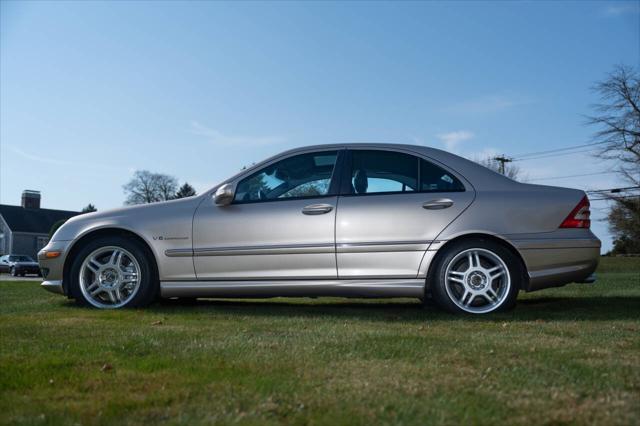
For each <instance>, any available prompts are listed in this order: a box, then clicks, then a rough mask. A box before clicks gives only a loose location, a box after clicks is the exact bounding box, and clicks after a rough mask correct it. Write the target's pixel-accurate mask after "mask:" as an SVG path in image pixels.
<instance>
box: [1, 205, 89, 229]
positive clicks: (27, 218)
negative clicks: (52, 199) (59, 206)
mask: <svg viewBox="0 0 640 426" xmlns="http://www.w3.org/2000/svg"><path fill="white" fill-rule="evenodd" d="M79 214H80V212H71V211H66V210H51V209H25V208H24V207H22V206H9V205H6V204H0V216H2V217H3V218H4V221H5V222H6V223H7V225H9V229H11V231H12V232H33V233H37V234H48V233H49V231H50V230H51V227H52V226H53V224H54V223H56V222H57V221H59V220H63V219H64V220H66V219H69V218H70V217H72V216H76V215H79Z"/></svg>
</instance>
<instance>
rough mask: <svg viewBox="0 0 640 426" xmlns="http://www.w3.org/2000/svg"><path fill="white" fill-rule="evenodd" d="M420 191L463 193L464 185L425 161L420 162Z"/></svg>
mask: <svg viewBox="0 0 640 426" xmlns="http://www.w3.org/2000/svg"><path fill="white" fill-rule="evenodd" d="M420 191H422V192H463V191H464V185H463V184H462V182H460V181H459V180H458V179H457V178H456V177H455V176H453V175H452V174H451V173H449V172H447V171H445V170H444V169H442V168H440V167H438V166H436V165H435V164H432V163H430V162H428V161H426V160H420Z"/></svg>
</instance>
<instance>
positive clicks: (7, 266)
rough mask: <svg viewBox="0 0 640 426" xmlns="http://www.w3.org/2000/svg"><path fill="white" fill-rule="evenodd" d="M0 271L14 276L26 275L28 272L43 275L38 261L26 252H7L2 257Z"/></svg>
mask: <svg viewBox="0 0 640 426" xmlns="http://www.w3.org/2000/svg"><path fill="white" fill-rule="evenodd" d="M0 272H8V273H10V274H11V275H12V276H14V277H17V276H22V277H24V276H25V275H26V274H37V275H38V276H41V274H40V266H39V265H38V262H36V261H35V260H33V259H32V258H31V256H27V255H25V254H7V255H4V256H2V257H0Z"/></svg>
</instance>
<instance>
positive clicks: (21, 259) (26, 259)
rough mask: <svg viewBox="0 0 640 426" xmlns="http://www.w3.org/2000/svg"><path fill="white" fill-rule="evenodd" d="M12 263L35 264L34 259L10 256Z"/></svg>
mask: <svg viewBox="0 0 640 426" xmlns="http://www.w3.org/2000/svg"><path fill="white" fill-rule="evenodd" d="M9 261H11V262H33V259H32V258H30V257H29V256H25V255H16V256H9Z"/></svg>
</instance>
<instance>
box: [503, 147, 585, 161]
mask: <svg viewBox="0 0 640 426" xmlns="http://www.w3.org/2000/svg"><path fill="white" fill-rule="evenodd" d="M593 151H596V150H595V149H585V150H582V151H572V152H560V153H557V154H546V155H540V156H538V157H526V158H515V157H514V159H513V161H527V160H537V159H540V158H549V157H560V156H563V155H573V154H581V153H583V152H593Z"/></svg>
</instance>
